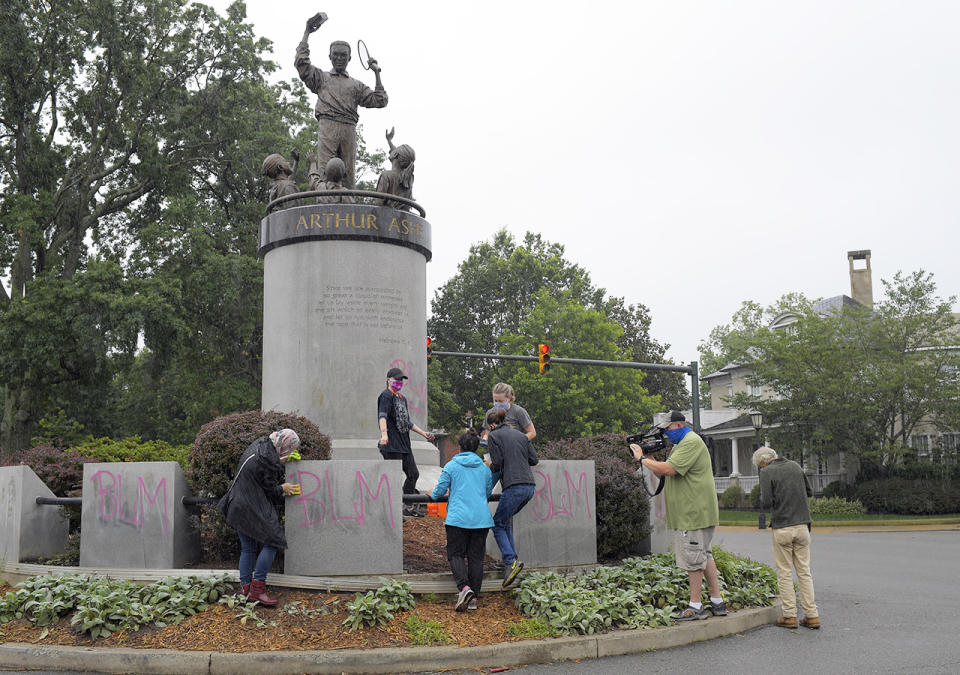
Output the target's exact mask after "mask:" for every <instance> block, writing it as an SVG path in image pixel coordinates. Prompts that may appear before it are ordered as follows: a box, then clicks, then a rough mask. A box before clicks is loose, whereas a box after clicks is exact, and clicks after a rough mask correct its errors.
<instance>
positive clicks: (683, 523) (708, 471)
mask: <svg viewBox="0 0 960 675" xmlns="http://www.w3.org/2000/svg"><path fill="white" fill-rule="evenodd" d="M667 464H669V465H670V466H672V467H673V468H674V469H676V471H677V475H676V476H667V481H666V485H665V486H664V490H663V496H664V499H665V501H666V505H667V527H669V528H670V529H672V530H702V529H703V528H705V527H714V526H716V525H718V524H719V523H720V509H719V507H718V506H717V488H716V484H715V483H714V481H713V469H712V467H711V466H710V453H709V452H708V451H707V446H706V444H704V442H703V439H702V438H700V437H699V436H697V434H695V433H694V432H693V431H688V432H687V435H686V436H684V437H683V440H681V441H680V442H679V443H677V444H676V445H675V446H673V452H671V453H670V457H669V458H668V459H667Z"/></svg>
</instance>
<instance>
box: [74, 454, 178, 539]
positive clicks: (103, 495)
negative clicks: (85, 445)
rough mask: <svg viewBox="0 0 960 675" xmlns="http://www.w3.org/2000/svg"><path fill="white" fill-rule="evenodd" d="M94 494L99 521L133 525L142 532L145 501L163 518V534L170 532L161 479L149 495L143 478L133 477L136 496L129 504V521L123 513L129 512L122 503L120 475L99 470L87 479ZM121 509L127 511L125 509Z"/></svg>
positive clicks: (121, 479) (145, 516)
mask: <svg viewBox="0 0 960 675" xmlns="http://www.w3.org/2000/svg"><path fill="white" fill-rule="evenodd" d="M90 480H91V482H93V484H94V486H95V489H96V491H97V500H98V502H99V509H100V519H101V520H113V519H116V520H117V522H121V523H127V524H128V525H133V526H134V527H136V528H138V529H143V525H144V523H145V522H146V520H147V512H146V509H144V506H143V498H144V497H146V498H147V501H148V502H149V503H150V506H152V507H154V510H156V511H159V513H160V515H161V516H162V517H163V533H164V534H168V533H169V531H170V523H169V517H168V516H169V514H168V506H167V479H166V478H161V479H160V482H159V483H158V484H157V489H156V490H154V491H153V495H152V496H151V495H150V490H148V489H147V485H146V483H145V482H144V480H143V476H138V477H137V495H136V498H135V499H134V501H133V518H128V517H126V516H125V515H124V512H126V513H129V512H130V508H129V507H130V504H129V503H126V504H125V503H124V501H123V474H114V473H111V472H110V471H106V470H103V469H101V470H100V471H97V472H96V473H95V474H93V475H92V476H91V477H90ZM125 506H126V507H127V508H125Z"/></svg>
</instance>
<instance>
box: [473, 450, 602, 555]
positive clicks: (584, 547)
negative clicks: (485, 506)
mask: <svg viewBox="0 0 960 675" xmlns="http://www.w3.org/2000/svg"><path fill="white" fill-rule="evenodd" d="M533 477H534V480H535V481H536V492H535V493H534V496H533V499H532V500H530V502H529V503H528V504H527V505H526V506H524V507H523V509H522V510H521V511H520V513H519V514H517V515H516V516H515V517H514V519H513V539H514V543H515V544H516V548H517V556H518V557H519V558H520V560H522V561H523V563H524V565H526V566H527V567H556V566H563V565H589V564H593V563H595V562H597V499H596V478H595V474H594V465H593V462H592V461H590V460H576V461H569V460H542V461H541V462H540V463H539V464H537V465H536V466H535V467H533ZM496 508H497V504H496V503H491V504H490V510H491V512H495V511H496ZM487 553H488V554H490V555H491V556H493V557H494V558H497V559H499V558H500V557H501V556H500V549H499V548H498V547H497V542H496V540H495V539H494V538H493V531H492V530H491V533H490V535H489V537H488V538H487Z"/></svg>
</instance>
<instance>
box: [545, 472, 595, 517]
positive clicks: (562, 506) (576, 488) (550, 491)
mask: <svg viewBox="0 0 960 675" xmlns="http://www.w3.org/2000/svg"><path fill="white" fill-rule="evenodd" d="M536 473H537V475H538V476H540V478H541V479H543V486H542V487H541V488H540V489H539V490H537V491H536V492H534V494H533V500H532V501H533V506H532V510H533V515H534V516H536V517H537V518H538V519H540V520H541V521H547V520H550V519H552V518H558V517H560V516H567V517H568V518H574V519H576V517H577V515H578V513H579V514H582V509H580V510H578V509H577V508H576V506H577V504H579V503H580V501H581V500H582V502H583V506H586V507H587V519H592V518H593V514H592V513H591V511H590V494H589V485H588V483H587V472H586V471H584V472H581V474H580V475H579V476H578V477H577V479H576V480H574V479H573V478H572V477H571V476H570V472H569V471H567V470H566V469H564V470H563V476H564V482H565V483H566V485H565V486H563V487H560V488H558V490H557V493H556V496H555V495H554V488H553V479H552V478H551V476H550V475H549V474H545V473H544V472H543V471H539V470H538V471H537V472H536ZM574 495H577V496H578V497H580V499H578V500H576V501H574Z"/></svg>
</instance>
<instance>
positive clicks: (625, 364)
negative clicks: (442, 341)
mask: <svg viewBox="0 0 960 675" xmlns="http://www.w3.org/2000/svg"><path fill="white" fill-rule="evenodd" d="M433 355H434V356H441V357H442V356H450V357H453V358H460V359H496V360H500V361H533V362H534V363H539V361H540V356H539V355H537V356H521V355H519V354H476V353H473V352H433ZM550 363H551V364H554V363H567V364H570V365H573V366H601V367H604V368H632V369H634V370H660V371H666V372H672V373H686V374H687V375H689V376H690V398H691V399H692V400H691V404H692V405H691V408H692V410H693V420H692V422H693V430H694V431H697V432H699V431H700V369H699V366H698V365H697V362H696V361H691V362H690V365H689V366H675V365H672V364H669V363H637V362H636V361H601V360H599V359H562V358H556V357H554V358H551V359H550Z"/></svg>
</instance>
